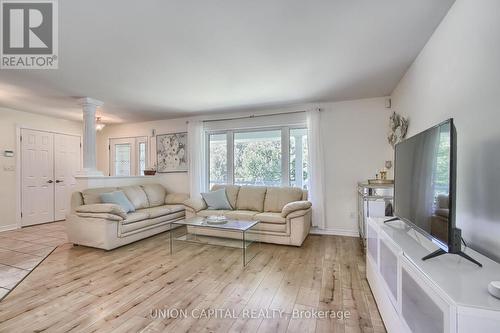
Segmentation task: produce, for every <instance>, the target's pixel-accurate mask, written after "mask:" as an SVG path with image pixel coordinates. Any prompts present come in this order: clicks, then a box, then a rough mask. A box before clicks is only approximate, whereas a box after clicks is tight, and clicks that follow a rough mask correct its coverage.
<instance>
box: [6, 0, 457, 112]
mask: <svg viewBox="0 0 500 333" xmlns="http://www.w3.org/2000/svg"><path fill="white" fill-rule="evenodd" d="M452 3H453V0H377V1H373V0H309V1H308V0H212V1H202V0H198V1H194V0H170V1H161V0H148V1H130V0H129V1H123V0H121V1H120V0H106V1H102V0H101V1H99V0H86V1H76V0H71V1H70V0H64V1H59V25H60V28H59V69H58V70H28V71H26V70H1V71H0V106H6V107H11V108H15V109H19V110H24V111H31V112H38V113H44V114H50V115H56V116H60V117H64V118H69V119H81V109H80V108H79V107H78V105H77V102H76V99H77V98H78V97H82V96H89V97H93V98H96V99H100V100H102V101H103V102H104V103H105V104H104V107H103V108H102V113H103V116H104V119H107V120H108V121H117V122H123V121H139V120H153V119H162V118H172V117H178V116H186V115H192V114H194V113H200V112H209V111H221V110H237V109H241V108H251V107H257V108H258V107H263V106H275V105H284V104H292V103H303V102H321V101H336V100H346V99H356V98H368V97H377V96H385V95H389V94H390V93H391V92H392V90H393V88H394V87H395V85H396V84H397V83H398V81H399V80H400V79H401V77H402V76H403V74H404V72H405V71H406V69H407V68H408V66H409V65H410V64H411V62H412V61H413V60H414V59H415V57H416V56H417V54H418V53H419V51H420V50H421V49H422V47H423V46H424V45H425V43H426V41H427V40H428V39H429V37H430V36H431V34H432V32H433V31H434V30H435V28H436V26H437V25H438V24H439V22H440V21H441V19H442V18H443V17H444V15H445V14H446V12H447V11H448V9H449V8H450V6H451V5H452Z"/></svg>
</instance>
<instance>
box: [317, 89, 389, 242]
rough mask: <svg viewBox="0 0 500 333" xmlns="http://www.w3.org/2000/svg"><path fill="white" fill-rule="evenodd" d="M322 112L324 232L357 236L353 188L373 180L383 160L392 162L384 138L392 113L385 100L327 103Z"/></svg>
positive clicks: (383, 162) (322, 106) (355, 201)
mask: <svg viewBox="0 0 500 333" xmlns="http://www.w3.org/2000/svg"><path fill="white" fill-rule="evenodd" d="M321 109H322V112H321V124H322V135H323V142H324V151H325V172H326V218H327V229H329V231H332V232H333V233H335V234H345V235H356V234H357V232H358V227H357V220H356V214H355V213H356V211H357V192H356V185H357V183H358V182H359V181H362V180H366V179H368V178H375V174H376V173H377V172H378V171H379V170H380V169H381V168H383V167H384V164H385V161H386V160H391V161H392V160H393V155H394V151H393V149H392V147H391V146H390V145H389V143H387V138H386V137H387V131H388V127H389V117H390V114H391V112H392V111H391V109H386V108H385V98H370V99H362V100H354V101H346V102H338V103H327V104H322V105H321ZM353 214H354V215H353Z"/></svg>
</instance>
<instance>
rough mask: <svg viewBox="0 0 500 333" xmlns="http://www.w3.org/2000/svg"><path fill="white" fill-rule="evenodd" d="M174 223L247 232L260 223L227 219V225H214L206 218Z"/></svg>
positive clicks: (192, 218)
mask: <svg viewBox="0 0 500 333" xmlns="http://www.w3.org/2000/svg"><path fill="white" fill-rule="evenodd" d="M172 223H173V224H178V225H186V226H193V227H206V228H214V229H228V230H238V231H247V230H248V229H250V228H252V227H253V226H255V225H256V224H257V223H259V221H250V220H232V219H227V222H226V223H217V224H214V223H208V222H207V219H206V218H205V217H199V216H196V217H191V218H188V219H185V220H180V221H175V222H172Z"/></svg>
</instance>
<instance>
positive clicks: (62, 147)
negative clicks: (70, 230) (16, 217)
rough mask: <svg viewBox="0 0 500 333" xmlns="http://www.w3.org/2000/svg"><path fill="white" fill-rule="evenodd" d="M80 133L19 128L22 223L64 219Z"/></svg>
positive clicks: (78, 159) (77, 162)
mask: <svg viewBox="0 0 500 333" xmlns="http://www.w3.org/2000/svg"><path fill="white" fill-rule="evenodd" d="M80 149H81V147H80V137H78V136H72V135H65V134H58V133H50V132H44V131H36V130H29V129H22V130H21V168H22V170H21V174H22V177H21V187H22V193H21V224H22V225H23V226H28V225H34V224H40V223H47V222H53V221H58V220H63V219H64V218H65V216H66V213H67V211H68V209H69V206H70V198H71V193H72V192H73V191H74V188H75V186H76V181H75V178H74V175H75V173H77V172H78V171H79V170H80V165H81V153H80Z"/></svg>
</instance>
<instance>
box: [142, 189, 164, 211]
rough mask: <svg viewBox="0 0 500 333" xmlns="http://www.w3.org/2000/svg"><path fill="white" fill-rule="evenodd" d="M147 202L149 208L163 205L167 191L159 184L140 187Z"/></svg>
mask: <svg viewBox="0 0 500 333" xmlns="http://www.w3.org/2000/svg"><path fill="white" fill-rule="evenodd" d="M142 189H143V190H144V192H145V193H146V196H147V198H148V201H149V207H157V206H161V205H164V204H165V196H166V195H167V190H166V189H165V188H164V187H163V186H162V185H160V184H146V185H142Z"/></svg>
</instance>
